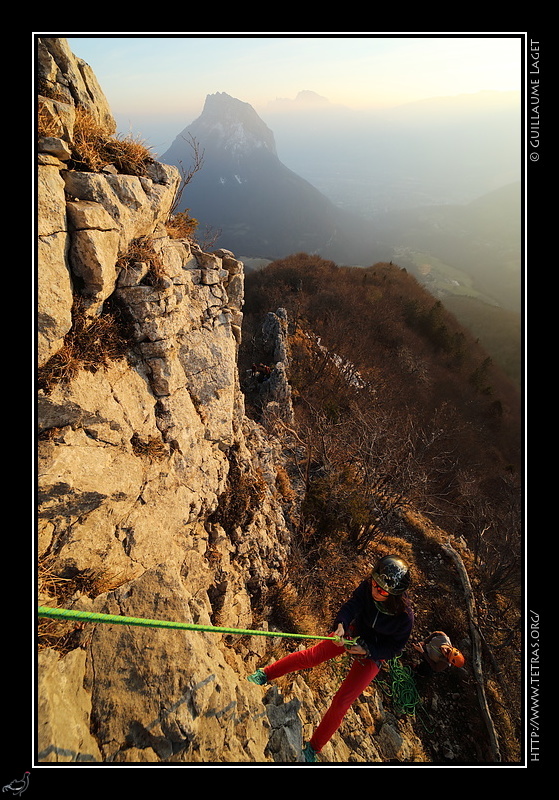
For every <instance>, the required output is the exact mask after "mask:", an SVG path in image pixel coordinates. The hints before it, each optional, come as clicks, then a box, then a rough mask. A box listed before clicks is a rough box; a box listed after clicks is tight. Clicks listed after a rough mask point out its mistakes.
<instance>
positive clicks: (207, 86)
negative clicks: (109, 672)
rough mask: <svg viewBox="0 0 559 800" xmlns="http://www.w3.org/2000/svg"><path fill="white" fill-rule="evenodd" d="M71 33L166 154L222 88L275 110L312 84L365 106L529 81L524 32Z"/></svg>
mask: <svg viewBox="0 0 559 800" xmlns="http://www.w3.org/2000/svg"><path fill="white" fill-rule="evenodd" d="M66 38H67V39H68V42H69V44H70V47H71V49H72V51H73V52H74V54H75V55H76V56H78V57H79V58H82V59H83V60H84V61H86V62H87V63H88V64H89V65H90V66H91V67H92V69H93V71H94V72H95V75H96V76H97V79H98V80H99V83H100V84H101V88H102V89H103V91H104V93H105V95H106V96H107V99H108V101H109V104H110V106H111V110H112V112H113V114H114V116H115V118H116V119H117V122H118V124H119V129H120V130H121V132H123V133H128V132H131V133H134V134H140V135H144V136H148V137H149V139H150V144H152V145H154V146H155V147H156V149H157V150H158V152H160V153H161V152H162V149H165V147H166V146H168V145H169V144H170V143H171V141H172V140H173V139H174V137H175V136H176V135H177V134H178V133H180V131H181V130H182V129H183V128H184V127H186V126H187V125H189V124H190V123H191V122H192V121H193V120H194V119H196V117H198V116H199V115H200V114H201V112H202V109H203V105H204V100H205V98H206V95H208V94H213V93H215V92H226V93H227V94H230V95H231V96H232V97H236V98H238V99H239V100H243V101H245V102H247V103H250V104H251V105H252V106H253V107H254V108H255V110H256V111H257V112H258V113H259V114H260V115H261V116H263V118H264V119H265V115H264V114H263V112H264V111H265V108H266V105H267V104H268V103H269V102H270V101H273V100H275V99H276V98H278V97H282V98H294V97H295V96H296V95H297V94H298V92H300V91H302V90H311V91H314V92H316V93H318V94H320V95H323V96H324V97H326V98H328V100H330V101H331V102H333V103H341V104H343V105H346V106H349V107H351V108H365V107H386V106H392V105H398V104H400V103H405V102H409V101H414V100H420V99H423V98H427V97H434V96H445V95H456V94H462V93H472V92H478V91H481V90H487V89H490V90H511V89H513V90H519V89H520V88H521V83H522V73H521V56H522V46H523V42H522V39H521V33H516V34H515V33H503V34H500V33H497V34H492V33H489V34H485V33H472V34H464V33H459V34H454V35H453V34H431V35H429V34H414V33H411V34H380V35H378V34H374V35H370V36H367V35H363V34H361V33H360V34H357V35H356V36H351V35H348V34H346V33H342V34H335V33H334V34H321V35H319V36H308V35H307V34H301V35H299V34H293V33H288V34H282V33H272V34H271V35H259V34H258V35H252V34H248V35H247V34H245V35H243V34H241V35H238V36H237V35H231V34H225V35H219V34H218V35H216V34H215V33H212V34H211V35H206V34H203V33H201V34H199V35H196V36H180V35H179V36H177V35H175V34H171V35H167V34H161V33H156V34H150V33H146V34H139V35H138V34H136V35H135V36H122V35H120V34H95V33H87V34H72V35H68V36H67V37H66ZM123 128H127V130H123ZM154 137H155V139H159V141H153V138H154Z"/></svg>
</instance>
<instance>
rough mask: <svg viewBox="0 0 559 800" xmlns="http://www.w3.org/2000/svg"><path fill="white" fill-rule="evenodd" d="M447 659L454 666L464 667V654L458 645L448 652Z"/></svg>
mask: <svg viewBox="0 0 559 800" xmlns="http://www.w3.org/2000/svg"><path fill="white" fill-rule="evenodd" d="M446 657H447V660H448V663H449V664H452V666H453V667H463V666H464V656H463V655H462V653H461V652H460V650H458V649H457V648H456V647H451V648H450V650H449V651H448V653H447V654H446Z"/></svg>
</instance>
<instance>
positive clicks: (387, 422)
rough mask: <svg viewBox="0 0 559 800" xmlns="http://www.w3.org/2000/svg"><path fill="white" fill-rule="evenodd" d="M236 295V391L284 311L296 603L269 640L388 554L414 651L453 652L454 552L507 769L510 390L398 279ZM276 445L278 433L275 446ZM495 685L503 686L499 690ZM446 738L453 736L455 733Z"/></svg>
mask: <svg viewBox="0 0 559 800" xmlns="http://www.w3.org/2000/svg"><path fill="white" fill-rule="evenodd" d="M245 292H246V294H245V310H244V314H245V318H244V331H243V345H242V348H241V353H240V369H241V376H243V375H246V374H247V370H249V369H250V366H251V364H253V363H258V362H260V361H262V360H263V359H264V358H265V350H264V349H263V342H262V336H261V333H260V329H261V323H262V318H263V317H264V315H265V314H266V313H267V312H268V311H271V310H275V309H277V308H278V307H283V308H285V309H286V311H287V315H288V320H289V334H290V335H289V344H290V362H289V380H290V382H291V386H292V391H293V405H294V412H295V420H294V423H293V426H292V428H291V431H290V432H291V433H292V434H294V435H295V437H296V442H297V443H298V446H297V447H296V448H295V450H294V454H293V460H292V463H291V474H290V478H291V481H292V485H293V486H296V487H298V488H299V491H300V494H301V497H302V504H301V506H300V514H299V515H298V516H297V519H296V520H295V526H296V528H297V535H298V536H297V542H298V546H299V556H300V560H299V562H298V563H294V564H293V566H292V571H293V572H292V579H293V581H294V583H295V584H296V585H297V587H298V593H299V597H301V596H306V598H307V601H306V603H303V604H301V603H300V602H298V604H297V607H296V608H292V609H290V608H289V607H285V606H284V607H283V608H280V607H279V605H278V607H277V608H276V614H284V615H285V616H283V617H282V618H281V620H280V621H281V624H283V625H284V626H285V625H291V626H292V627H294V628H295V629H297V627H298V626H301V625H302V624H304V622H303V616H304V614H306V613H308V614H309V615H310V617H311V618H315V619H316V618H319V619H320V618H324V617H326V619H328V617H329V613H330V612H332V611H335V608H336V605H337V604H338V603H339V602H341V601H342V600H343V597H344V593H345V592H346V591H347V587H348V584H351V581H352V579H353V576H354V575H355V574H358V572H359V569H360V568H362V569H363V568H365V567H366V564H367V561H368V559H370V558H371V554H372V553H385V552H388V551H390V550H396V551H398V552H401V553H403V554H405V556H406V557H407V558H408V559H409V560H410V562H411V563H412V564H413V567H414V571H415V576H416V580H415V583H414V602H415V605H416V609H417V622H416V625H417V628H418V630H417V632H416V637H417V636H420V635H423V634H426V633H427V632H428V631H429V630H434V629H442V630H445V631H447V632H448V633H449V635H451V638H452V639H453V641H456V642H462V646H466V649H467V645H464V643H465V642H467V641H468V635H469V632H468V621H467V615H466V611H465V603H464V597H463V594H462V590H461V589H460V587H459V585H458V583H457V582H456V581H453V578H452V569H449V567H448V565H447V566H446V567H444V565H443V564H442V563H441V562H442V556H441V552H442V551H441V545H443V544H444V541H445V540H446V539H448V537H449V536H452V537H458V539H459V540H460V541H461V542H462V543H463V545H464V549H463V553H462V556H463V558H464V560H465V563H466V568H467V570H468V574H469V576H470V580H471V581H472V585H473V588H474V594H475V601H476V604H477V608H478V613H479V614H480V617H481V619H480V631H481V635H482V637H483V642H484V647H485V648H486V650H485V651H484V658H485V659H487V660H486V661H485V663H486V665H487V667H488V668H489V671H490V673H491V680H490V681H489V683H488V685H489V686H492V687H493V688H494V692H495V695H494V696H491V698H490V703H495V706H494V708H495V711H496V715H497V718H498V720H499V721H498V725H499V726H502V729H501V736H502V739H503V741H505V742H506V743H507V744H506V748H508V758H510V760H515V758H517V757H518V756H517V746H518V734H519V728H518V726H519V724H520V663H519V652H520V628H519V619H520V594H521V519H520V514H521V510H520V509H521V506H520V502H521V501H520V497H521V494H520V485H521V442H520V434H521V424H520V419H521V418H520V398H519V395H518V391H517V389H516V388H515V386H514V385H513V384H512V383H511V381H510V380H509V379H508V378H507V377H506V376H504V375H503V374H502V373H501V372H500V371H499V370H498V369H497V368H496V367H495V366H494V365H493V364H492V363H491V359H490V358H489V357H488V356H487V354H486V353H485V352H484V350H483V349H482V348H481V346H480V345H479V344H478V343H476V341H474V339H473V337H471V336H470V335H469V334H468V332H467V331H465V330H464V329H462V328H461V326H460V325H459V324H458V323H457V322H456V320H455V319H454V318H453V317H452V315H451V314H449V313H448V312H447V311H446V310H445V309H444V307H443V306H442V305H441V303H440V302H438V301H436V300H435V299H434V298H433V297H432V296H431V295H429V294H428V293H427V292H426V291H425V290H424V289H423V287H421V286H420V285H419V283H418V282H417V281H416V279H415V278H414V277H412V276H411V275H409V274H408V273H407V272H406V271H405V270H403V269H400V268H399V267H398V266H396V265H392V264H384V263H383V264H375V265H374V266H371V267H369V268H366V269H359V268H348V267H339V266H337V265H336V264H334V263H332V262H330V261H325V260H323V259H321V258H320V257H318V256H310V255H307V254H303V253H300V254H297V255H293V256H291V257H289V258H286V259H282V260H280V261H276V262H273V263H272V264H270V265H269V266H268V267H267V268H266V269H264V270H262V271H259V272H255V273H252V274H250V275H248V276H247V278H246V287H245ZM246 399H247V411H248V413H252V414H253V415H255V416H256V417H258V414H259V408H258V398H257V396H255V395H253V394H252V393H251V391H250V389H248V390H247V391H246ZM286 429H287V426H285V424H283V423H281V422H280V423H278V425H277V427H276V432H277V433H278V435H280V436H281V435H282V432H284V433H285V432H286ZM307 624H308V623H307ZM408 655H409V654H408ZM503 674H506V675H507V678H508V680H507V682H506V683H502V684H501V683H500V681H501V677H502V675H503ZM470 676H471V673H470ZM454 680H457V679H456V678H454ZM445 681H446V684H445V683H444V682H445ZM452 681H453V678H452V676H446V677H445V678H444V681H443V682H442V683H441V682H439V684H438V685H439V688H441V687H443V685H444V686H445V687H446V689H445V690H443V692H442V695H441V697H443V696H445V697H446V701H447V700H448V697H449V696H450V695H448V693H449V692H450V693H451V694H452V693H453V692H454V693H456V692H458V693H459V694H458V696H460V697H461V700H460V702H459V706H462V708H461V714H464V715H465V719H466V720H468V719H469V720H470V722H471V720H472V718H474V717H475V715H476V713H478V711H479V709H478V708H477V701H476V699H475V692H474V689H473V686H472V685H471V684H470V685H469V687H465V686H464V685H460V682H458V684H453V682H452ZM490 694H491V693H490ZM446 701H445V702H446ZM441 702H443V701H442V700H441ZM464 706H465V707H466V708H465V709H464ZM503 707H506V709H507V711H506V713H503V710H502V709H503ZM453 713H454V712H452V711H451V710H450V709H447V710H446V714H447V715H448V716H449V717H450V716H452V714H453ZM448 722H449V725H450V728H451V729H452V728H453V725H455V723H456V722H457V720H454V722H453V721H452V720H451V719H449V720H448ZM454 733H455V735H456V736H457V738H458V740H459V742H460V743H459V744H457V747H458V748H459V749H460V751H461V757H462V758H465V759H468V758H471V759H473V760H476V758H477V759H478V760H479V753H478V754H477V756H476V746H475V743H474V741H475V736H472V737H471V739H470V743H469V745H467V744H466V743H465V740H464V738H463V737H462V738H461V734H460V733H459V732H458V729H455V730H454ZM466 738H467V737H466ZM468 748H470V751H468ZM434 757H435V758H436V753H434ZM506 760H508V759H506Z"/></svg>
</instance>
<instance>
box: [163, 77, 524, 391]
mask: <svg viewBox="0 0 559 800" xmlns="http://www.w3.org/2000/svg"><path fill="white" fill-rule="evenodd" d="M517 99H518V98H517V95H516V93H492V92H486V93H480V94H479V95H466V96H463V97H459V98H439V99H434V100H432V101H424V102H422V103H412V104H409V105H408V106H402V107H400V108H397V109H393V110H391V111H386V112H383V113H381V112H378V113H377V114H375V115H371V114H364V113H357V112H354V111H350V110H349V109H345V108H340V107H336V106H332V105H331V104H330V103H329V102H328V101H327V100H326V99H324V98H320V97H318V96H317V95H315V94H314V93H312V92H302V93H301V94H300V95H299V97H298V98H296V100H294V101H288V100H284V101H280V100H278V101H276V102H275V103H272V104H270V107H269V109H268V114H267V116H266V119H267V120H268V123H266V122H265V121H264V120H263V119H262V118H261V117H260V116H259V115H258V114H257V113H256V111H255V110H254V109H253V108H252V107H251V106H250V105H249V104H248V103H244V102H243V101H241V100H238V99H236V98H232V97H230V96H229V95H227V94H225V93H219V92H218V93H216V94H215V95H210V96H208V98H207V99H206V104H205V107H204V109H203V112H202V114H201V115H200V117H198V118H197V119H196V120H195V121H194V122H193V123H192V124H191V125H189V126H187V128H185V129H184V130H183V131H182V132H181V133H180V134H179V135H177V137H176V139H175V141H174V143H173V145H172V146H171V148H169V150H168V151H167V152H166V153H164V154H163V156H162V160H163V161H164V162H166V163H170V164H174V165H175V166H182V168H183V169H185V168H188V165H189V164H190V163H191V160H192V144H191V143H192V141H196V142H197V143H198V144H199V146H200V152H202V153H203V160H204V163H203V168H202V169H201V170H200V172H198V174H196V175H195V176H194V178H193V180H192V182H191V183H190V184H189V186H188V191H187V192H186V193H185V194H184V197H183V200H182V204H181V206H180V208H181V209H184V208H187V207H188V209H189V212H190V213H191V214H192V216H193V217H195V218H196V219H197V220H198V221H199V224H200V229H201V230H205V229H206V230H210V231H212V232H213V235H217V234H219V238H218V240H217V242H218V243H225V242H227V243H228V245H229V246H230V247H232V248H233V249H234V251H235V252H237V253H239V254H240V255H241V257H242V258H243V259H244V260H245V262H246V264H247V268H248V269H250V268H251V264H252V263H256V264H261V263H267V262H268V261H270V260H273V259H276V258H283V257H285V256H287V255H289V254H290V253H296V252H308V253H316V254H319V255H321V256H323V257H325V258H330V259H332V260H334V261H335V262H336V263H338V264H340V265H356V266H362V267H366V266H369V265H371V264H373V263H375V262H377V261H387V262H389V261H393V262H394V263H397V264H398V265H399V266H401V267H404V268H406V269H408V270H409V271H411V272H412V273H413V274H414V275H415V276H416V277H417V278H418V280H420V281H421V282H422V283H423V284H424V285H425V286H426V287H427V288H428V289H429V291H430V292H431V293H432V294H433V295H434V296H435V297H437V298H439V299H441V300H443V302H445V304H447V305H448V307H449V308H450V309H451V310H452V311H453V312H454V313H455V314H456V315H457V317H458V319H459V320H460V321H461V322H462V323H463V324H464V325H466V326H467V327H469V328H470V329H471V330H472V332H473V333H474V334H475V335H477V336H479V337H481V339H482V341H483V342H484V344H485V346H486V347H487V349H488V351H489V352H490V354H491V355H492V356H493V357H494V358H495V359H496V360H497V362H498V363H500V364H501V365H502V366H503V368H504V369H505V370H506V371H507V373H508V374H509V375H510V376H511V377H513V378H514V379H515V380H516V381H520V376H521V318H520V310H521V289H522V284H521V277H522V276H521V263H522V253H521V240H522V213H521V185H520V181H519V178H520V175H519V168H520V162H519V158H518V153H519V141H520V120H519V109H518V103H517ZM271 126H272V127H271ZM287 164H288V165H289V166H287ZM253 259H262V261H258V260H257V261H253Z"/></svg>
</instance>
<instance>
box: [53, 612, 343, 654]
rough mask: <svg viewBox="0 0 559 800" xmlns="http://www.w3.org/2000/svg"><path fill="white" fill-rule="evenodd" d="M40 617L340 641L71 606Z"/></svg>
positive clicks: (327, 637) (333, 637)
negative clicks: (127, 615) (147, 617)
mask: <svg viewBox="0 0 559 800" xmlns="http://www.w3.org/2000/svg"><path fill="white" fill-rule="evenodd" d="M38 615H39V617H49V618H50V619H73V620H81V621H82V622H107V623H111V624H115V625H140V626H141V627H144V628H171V629H179V630H188V631H205V632H209V633H238V634H242V635H245V634H248V635H250V636H282V637H285V638H287V637H293V638H297V639H334V640H337V641H340V639H339V637H338V636H314V635H311V634H303V633H281V632H279V631H251V630H243V629H240V628H217V627H215V626H214V625H193V624H190V623H188V622H169V621H167V620H160V619H143V618H141V617H124V616H120V615H118V614H100V613H96V612H93V611H76V610H75V609H70V608H47V607H46V606H39V609H38ZM343 643H344V644H348V645H351V644H355V642H354V640H353V639H344V640H343Z"/></svg>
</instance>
